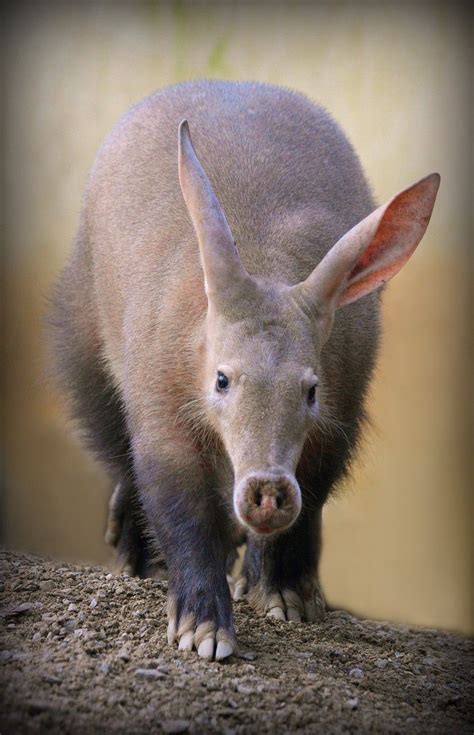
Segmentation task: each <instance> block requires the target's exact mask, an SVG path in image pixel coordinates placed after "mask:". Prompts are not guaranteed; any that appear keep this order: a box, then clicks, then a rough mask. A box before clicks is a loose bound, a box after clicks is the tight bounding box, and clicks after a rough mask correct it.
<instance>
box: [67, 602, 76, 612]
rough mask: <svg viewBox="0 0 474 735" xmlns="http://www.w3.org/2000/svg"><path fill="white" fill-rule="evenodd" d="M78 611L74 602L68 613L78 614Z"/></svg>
mask: <svg viewBox="0 0 474 735" xmlns="http://www.w3.org/2000/svg"><path fill="white" fill-rule="evenodd" d="M76 611H77V605H75V604H74V603H73V602H71V604H70V605H69V606H68V612H76Z"/></svg>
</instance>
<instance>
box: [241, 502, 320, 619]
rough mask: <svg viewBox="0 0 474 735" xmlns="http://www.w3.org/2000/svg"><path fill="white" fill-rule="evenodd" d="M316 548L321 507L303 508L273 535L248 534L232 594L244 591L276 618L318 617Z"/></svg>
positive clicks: (255, 605)
mask: <svg viewBox="0 0 474 735" xmlns="http://www.w3.org/2000/svg"><path fill="white" fill-rule="evenodd" d="M320 549H321V510H317V511H314V510H311V511H308V510H303V511H302V513H301V515H300V517H299V518H298V520H297V522H296V523H295V525H294V526H292V527H291V528H290V529H289V530H288V531H287V532H286V533H283V534H281V535H279V536H276V537H275V538H270V539H268V540H260V539H258V538H256V537H255V536H253V535H252V536H249V539H248V541H247V551H246V554H245V559H244V564H243V569H242V577H241V578H240V580H238V581H237V583H236V585H235V594H234V597H235V598H238V597H240V596H241V595H242V594H244V593H247V594H248V599H249V601H250V603H251V604H252V605H253V606H254V607H255V608H256V609H257V610H258V611H259V612H261V613H263V614H266V615H268V616H270V617H274V618H277V619H278V620H291V621H294V622H301V621H302V620H306V621H307V622H314V621H316V620H321V619H322V618H323V617H324V612H325V602H324V597H323V594H322V592H321V588H320V585H319V579H318V562H319V555H320Z"/></svg>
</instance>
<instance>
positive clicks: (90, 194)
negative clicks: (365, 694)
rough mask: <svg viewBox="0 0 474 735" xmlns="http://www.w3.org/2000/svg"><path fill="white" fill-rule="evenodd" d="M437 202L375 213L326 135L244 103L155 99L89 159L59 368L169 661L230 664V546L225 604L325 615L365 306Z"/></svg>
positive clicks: (272, 98)
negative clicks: (192, 658) (324, 535)
mask: <svg viewBox="0 0 474 735" xmlns="http://www.w3.org/2000/svg"><path fill="white" fill-rule="evenodd" d="M185 120H187V121H188V122H189V127H188V124H187V123H186V122H185ZM178 127H179V141H177V133H178ZM189 130H191V132H192V136H193V143H194V146H195V149H194V148H193V143H192V142H191V138H190V134H189ZM438 183H439V177H438V176H437V175H435V174H433V175H431V176H428V177H427V178H426V179H423V180H421V181H420V182H418V183H417V184H415V185H413V186H412V187H410V188H409V189H407V190H405V191H404V192H402V193H400V194H399V195H397V196H396V197H395V198H394V199H393V200H391V202H389V203H388V204H386V205H385V206H384V207H380V208H379V209H377V210H375V211H374V207H375V205H374V202H373V200H372V197H371V195H370V192H369V189H368V186H367V183H366V180H365V178H364V175H363V173H362V170H361V167H360V164H359V161H358V159H357V157H356V155H355V154H354V152H353V150H352V148H351V146H350V144H349V143H348V142H347V140H346V138H345V137H344V135H343V134H342V132H341V131H340V130H339V128H338V127H337V125H336V124H335V123H334V122H333V121H332V120H331V118H330V117H329V116H328V115H327V114H326V113H325V112H324V111H323V110H321V109H320V108H319V107H317V106H315V105H313V104H312V103H310V102H309V101H308V100H307V99H305V98H304V97H303V96H300V95H299V94H294V93H291V92H288V91H286V90H283V89H280V88H278V87H271V86H266V85H261V84H254V83H224V82H191V83H187V84H182V85H179V86H176V87H172V88H168V89H166V90H164V91H162V92H159V93H157V94H154V95H152V96H151V97H149V98H147V99H146V100H144V101H143V102H142V103H140V104H139V105H137V106H136V107H135V108H133V109H132V110H131V111H130V112H129V113H128V114H127V115H126V116H125V117H124V118H123V119H122V120H121V121H120V122H119V123H118V124H117V125H116V126H115V128H114V129H113V130H112V132H111V134H110V135H109V136H108V138H107V139H106V141H105V142H104V144H103V145H102V148H101V149H100V152H99V154H98V157H97V160H96V163H95V165H94V168H93V170H92V174H91V178H90V181H89V185H88V188H87V192H86V197H85V202H84V207H83V211H82V216H81V222H80V227H79V232H78V235H77V239H76V242H75V246H74V251H73V254H72V257H71V259H70V261H69V263H68V265H67V267H66V269H65V270H64V272H63V274H62V277H61V279H60V282H59V283H58V287H57V290H56V293H55V297H54V303H53V322H54V324H55V338H56V353H57V357H58V365H59V368H60V374H61V377H62V379H63V382H64V384H65V385H66V387H67V389H68V390H69V393H70V395H71V397H72V400H73V404H74V410H75V414H76V416H77V417H78V418H79V419H80V421H81V423H82V426H83V428H84V429H85V431H86V435H87V437H88V441H89V444H90V446H91V448H92V449H93V450H94V451H95V452H96V453H97V454H98V456H99V457H100V458H101V459H102V460H103V461H104V462H105V463H106V465H107V467H108V469H109V472H110V474H111V476H112V478H113V479H114V481H115V483H116V490H115V492H114V495H113V497H112V502H111V517H110V522H109V537H110V538H111V540H113V541H114V542H115V543H116V545H117V546H118V549H119V552H120V553H121V555H122V557H124V558H126V560H127V561H128V564H129V565H130V566H131V567H132V569H133V570H134V571H135V572H136V573H139V574H150V573H153V570H154V568H156V564H157V561H156V560H157V557H158V555H159V554H161V555H162V557H163V559H164V561H165V563H166V566H167V568H168V575H169V605H168V615H169V627H168V636H169V640H170V642H174V641H175V640H178V641H179V646H180V648H182V649H191V648H193V647H195V648H196V649H197V650H198V652H199V654H200V655H202V656H205V657H212V656H215V657H216V658H218V659H221V658H225V657H226V656H228V655H229V654H230V653H232V652H233V651H234V652H236V651H237V644H236V641H235V638H234V633H233V625H232V611H231V596H230V591H229V587H228V583H227V580H226V570H227V567H228V565H229V563H230V561H231V560H232V559H233V553H234V551H235V546H236V544H237V543H239V542H240V541H241V540H242V539H243V538H245V537H246V539H247V552H246V558H245V563H244V568H243V578H242V579H241V580H240V581H239V584H238V585H237V591H238V594H242V593H243V592H246V591H248V592H249V594H250V599H251V600H252V601H253V603H254V604H255V605H256V606H257V607H259V608H260V609H261V610H263V611H266V612H267V613H269V614H272V615H274V616H276V617H279V618H281V619H290V620H291V619H293V620H301V619H306V620H308V621H312V620H314V619H316V618H317V617H318V616H319V615H320V614H321V613H322V611H323V609H324V603H323V600H322V596H321V593H320V590H319V586H318V581H317V567H318V557H319V549H320V533H321V530H320V519H321V508H322V506H323V504H324V502H325V500H326V498H327V497H328V494H329V493H330V491H331V488H332V487H333V486H334V484H335V483H336V482H337V480H338V479H339V478H340V477H341V475H342V473H343V472H344V470H345V468H346V467H347V464H348V461H349V458H350V456H351V452H352V450H353V448H354V446H355V444H356V442H357V438H358V433H359V430H360V428H361V424H362V421H363V418H364V409H363V401H364V395H365V392H366V387H367V384H368V381H369V379H370V376H371V372H372V368H373V365H374V359H375V353H376V349H377V340H378V333H379V294H378V293H377V291H376V289H377V288H378V287H380V286H381V285H382V284H383V283H384V282H385V281H386V280H388V279H389V278H391V276H392V275H394V274H395V273H396V272H397V271H398V270H399V269H400V267H401V266H402V265H403V264H404V262H405V261H406V260H407V259H408V257H409V256H410V255H411V253H412V252H413V250H414V249H415V247H416V245H417V244H418V242H419V240H420V239H421V237H422V235H423V233H424V231H425V229H426V226H427V224H428V221H429V217H430V214H431V210H432V207H433V204H434V199H435V196H436V191H437V188H438ZM234 240H235V244H234ZM336 243H337V244H336ZM325 256H326V257H325Z"/></svg>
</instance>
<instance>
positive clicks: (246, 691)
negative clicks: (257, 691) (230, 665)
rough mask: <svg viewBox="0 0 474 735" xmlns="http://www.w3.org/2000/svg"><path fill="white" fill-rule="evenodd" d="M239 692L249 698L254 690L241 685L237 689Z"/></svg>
mask: <svg viewBox="0 0 474 735" xmlns="http://www.w3.org/2000/svg"><path fill="white" fill-rule="evenodd" d="M237 691H238V692H239V693H240V694H243V695H244V696H248V695H249V694H253V691H254V690H253V689H252V688H251V687H246V686H244V685H243V684H239V686H238V687H237Z"/></svg>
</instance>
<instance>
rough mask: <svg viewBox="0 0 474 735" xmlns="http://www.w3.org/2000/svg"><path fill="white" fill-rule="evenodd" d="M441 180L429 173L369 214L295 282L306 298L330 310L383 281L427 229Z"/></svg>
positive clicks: (388, 277)
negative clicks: (300, 281) (297, 282)
mask: <svg viewBox="0 0 474 735" xmlns="http://www.w3.org/2000/svg"><path fill="white" fill-rule="evenodd" d="M439 182H440V177H439V174H430V175H429V176H426V178H424V179H421V181H418V182H417V183H416V184H413V186H410V188H409V189H405V190H404V191H402V192H400V194H397V195H396V196H395V197H394V198H393V199H392V200H391V201H389V202H388V203H387V204H384V205H383V206H382V207H379V208H378V209H376V210H375V211H374V212H372V214H369V216H368V217H366V218H365V219H363V220H362V221H361V222H359V224H357V225H355V227H353V228H352V229H351V230H349V232H347V233H346V234H345V235H344V236H343V237H342V238H341V239H340V240H339V241H338V242H337V243H336V244H335V245H334V247H332V248H331V250H330V251H329V252H328V253H327V255H326V256H325V257H324V258H323V260H322V261H321V262H320V263H319V265H318V266H316V268H315V269H314V271H313V272H312V273H311V275H310V276H309V277H308V278H307V279H306V281H303V283H300V284H298V286H295V287H294V288H295V289H296V290H298V291H299V292H300V294H301V295H302V296H303V297H304V299H305V300H306V301H307V302H309V303H310V304H314V305H316V306H317V307H318V308H320V309H322V311H327V310H328V308H329V311H331V310H334V309H337V308H338V307H339V306H344V305H345V304H350V303H351V301H356V300H357V299H360V298H361V297H362V296H365V295H366V294H368V293H370V291H374V290H375V289H376V288H379V286H382V284H384V283H385V282H386V281H388V280H390V278H392V276H394V275H395V274H396V273H398V271H399V270H400V268H402V266H403V265H405V263H406V262H407V260H408V258H409V257H410V256H411V255H412V253H413V252H414V250H415V248H416V246H417V245H418V243H419V242H420V240H421V238H422V237H423V235H424V234H425V230H426V228H427V226H428V222H429V221H430V217H431V212H432V210H433V206H434V203H435V199H436V193H437V191H438V187H439Z"/></svg>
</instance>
